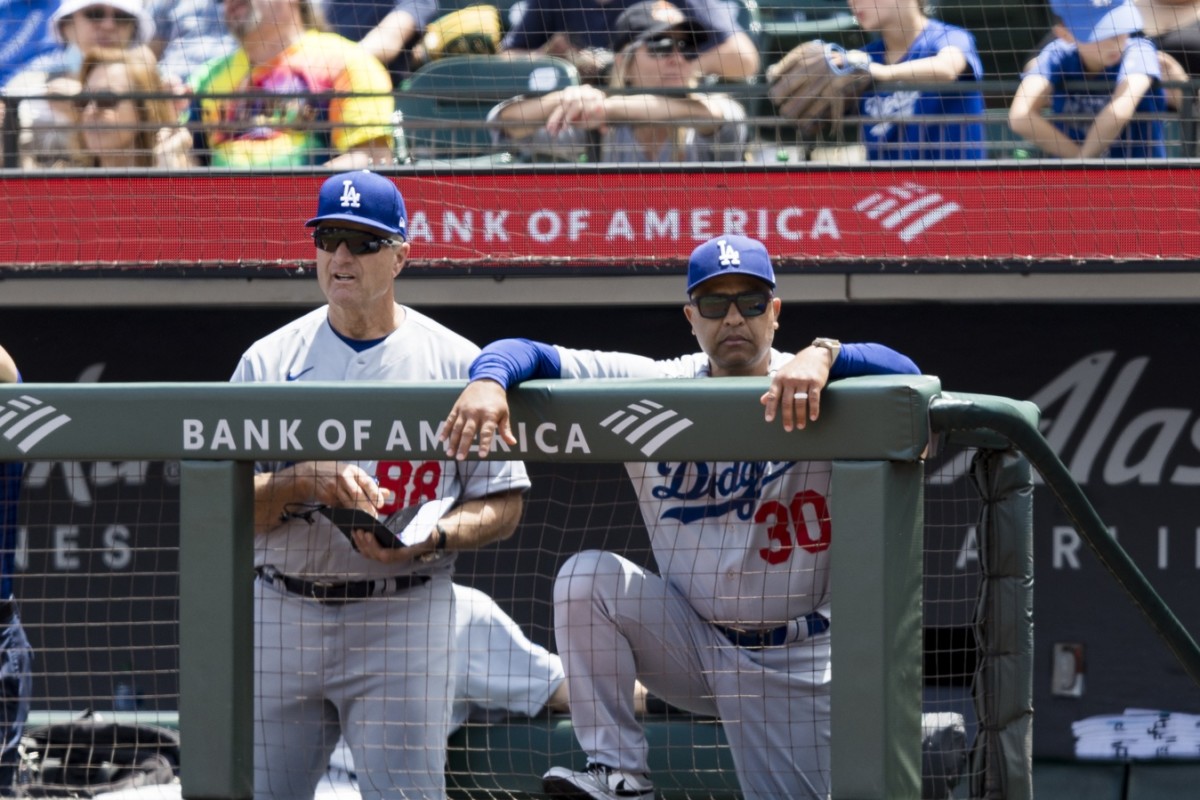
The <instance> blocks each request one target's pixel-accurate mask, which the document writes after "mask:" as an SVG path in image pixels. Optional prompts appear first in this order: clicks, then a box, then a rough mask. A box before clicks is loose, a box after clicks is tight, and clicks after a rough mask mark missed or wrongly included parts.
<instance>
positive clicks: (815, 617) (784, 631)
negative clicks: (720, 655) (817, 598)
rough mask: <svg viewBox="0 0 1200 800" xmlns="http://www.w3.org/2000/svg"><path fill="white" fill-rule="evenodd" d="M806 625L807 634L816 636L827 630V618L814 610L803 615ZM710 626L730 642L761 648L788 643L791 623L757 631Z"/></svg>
mask: <svg viewBox="0 0 1200 800" xmlns="http://www.w3.org/2000/svg"><path fill="white" fill-rule="evenodd" d="M803 619H804V621H805V623H807V625H808V635H809V636H810V637H811V636H816V635H817V634H819V633H824V632H825V631H827V630H829V620H828V619H827V618H826V617H825V615H823V614H819V613H817V612H816V611H814V612H812V613H811V614H805V615H804V617H803ZM712 626H713V627H714V628H716V629H717V631H718V632H720V634H721V635H722V636H724V637H725V638H726V639H728V640H729V641H730V643H732V644H735V645H737V646H738V647H747V648H749V649H751V650H761V649H762V648H764V647H780V646H782V645H785V644H787V643H788V631H789V629H790V628H791V624H790V623H789V624H787V625H780V626H779V627H778V628H767V629H765V630H759V631H744V630H739V629H738V628H726V627H725V626H724V625H718V624H717V623H715V622H714V623H712Z"/></svg>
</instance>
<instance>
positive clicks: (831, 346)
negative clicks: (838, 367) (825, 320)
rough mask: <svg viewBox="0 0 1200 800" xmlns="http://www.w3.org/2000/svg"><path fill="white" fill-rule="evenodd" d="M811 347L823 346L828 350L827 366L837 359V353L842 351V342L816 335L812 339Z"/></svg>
mask: <svg viewBox="0 0 1200 800" xmlns="http://www.w3.org/2000/svg"><path fill="white" fill-rule="evenodd" d="M812 346H813V347H824V348H825V349H826V350H828V351H829V366H831V367H832V366H833V365H834V363H836V362H837V360H838V353H840V352H842V343H841V342H839V341H838V340H837V339H827V338H826V337H824V336H818V337H817V338H815V339H813V341H812Z"/></svg>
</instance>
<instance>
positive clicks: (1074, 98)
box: [1008, 0, 1166, 159]
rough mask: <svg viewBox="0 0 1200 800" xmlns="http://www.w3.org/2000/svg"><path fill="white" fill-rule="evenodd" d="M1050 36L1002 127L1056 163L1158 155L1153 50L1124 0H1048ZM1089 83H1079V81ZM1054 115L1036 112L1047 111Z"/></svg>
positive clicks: (1160, 99)
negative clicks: (1006, 126)
mask: <svg viewBox="0 0 1200 800" xmlns="http://www.w3.org/2000/svg"><path fill="white" fill-rule="evenodd" d="M1051 8H1052V9H1053V11H1054V13H1055V14H1056V15H1057V17H1058V21H1057V22H1056V23H1055V25H1054V34H1055V37H1056V38H1055V39H1054V40H1053V41H1051V42H1050V43H1049V44H1047V45H1046V46H1045V47H1044V48H1042V51H1041V52H1040V53H1039V54H1038V56H1037V58H1035V59H1034V60H1033V61H1032V62H1031V63H1030V64H1029V65H1028V67H1027V68H1026V71H1025V74H1024V76H1023V77H1022V79H1021V85H1020V86H1019V87H1018V88H1017V93H1016V96H1015V97H1014V98H1013V103H1012V107H1011V108H1010V109H1009V114H1008V124H1009V126H1010V127H1011V128H1012V129H1013V130H1014V131H1015V132H1017V133H1018V134H1020V135H1021V136H1023V137H1025V138H1026V139H1028V140H1029V141H1030V142H1032V143H1034V144H1036V145H1037V146H1038V147H1039V148H1040V149H1041V150H1042V152H1043V153H1045V154H1046V155H1048V156H1057V157H1059V158H1101V157H1106V156H1107V157H1109V158H1122V159H1129V158H1164V157H1166V145H1165V143H1164V133H1163V122H1162V119H1161V115H1162V114H1163V113H1164V112H1165V110H1166V95H1165V93H1164V92H1163V89H1162V87H1161V86H1160V85H1159V79H1160V77H1161V73H1160V66H1159V60H1158V51H1157V50H1156V49H1155V47H1154V44H1153V43H1151V42H1150V40H1149V39H1146V38H1145V37H1143V36H1142V35H1141V30H1142V17H1141V15H1140V14H1139V13H1138V11H1137V9H1136V8H1134V7H1133V6H1132V5H1131V4H1130V3H1129V2H1128V0H1108V1H1107V2H1105V0H1052V3H1051ZM1082 81H1087V82H1088V85H1086V86H1081V85H1079V84H1080V82H1082ZM1047 107H1049V108H1051V109H1052V110H1053V112H1054V118H1053V119H1052V120H1051V119H1047V118H1045V117H1044V116H1042V112H1043V111H1044V110H1045V109H1046V108H1047Z"/></svg>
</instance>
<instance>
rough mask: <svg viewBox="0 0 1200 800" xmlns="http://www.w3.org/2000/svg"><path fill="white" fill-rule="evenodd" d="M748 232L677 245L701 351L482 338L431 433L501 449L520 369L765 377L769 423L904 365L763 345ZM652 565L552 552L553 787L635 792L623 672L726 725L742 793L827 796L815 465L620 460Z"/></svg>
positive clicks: (762, 268) (822, 489)
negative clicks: (573, 754) (639, 352)
mask: <svg viewBox="0 0 1200 800" xmlns="http://www.w3.org/2000/svg"><path fill="white" fill-rule="evenodd" d="M774 288H775V274H774V270H773V268H772V266H771V261H770V258H769V256H768V255H767V251H766V248H765V247H764V246H763V245H762V243H760V242H758V241H756V240H753V239H749V238H746V237H743V236H732V235H731V236H723V237H719V238H717V239H713V240H711V241H708V242H705V243H704V244H702V245H700V246H699V247H697V248H696V249H695V251H694V252H693V253H692V256H691V259H690V261H689V264H688V284H687V291H688V298H689V299H688V303H687V305H685V306H684V315H685V316H686V317H687V319H688V321H689V322H690V324H691V327H692V332H693V334H694V335H695V336H696V338H697V339H698V340H699V342H700V346H701V348H702V349H703V352H702V353H697V354H695V355H689V356H683V357H681V358H677V359H672V360H667V361H653V360H651V359H648V358H643V357H641V356H635V355H630V354H626V353H604V352H596V351H582V350H569V349H566V348H562V347H554V346H551V345H545V344H541V343H537V342H530V341H527V340H504V341H500V342H495V343H493V344H491V345H488V346H487V347H486V348H484V351H483V353H482V354H481V356H480V357H479V358H478V359H476V361H475V363H474V364H473V365H472V367H471V378H472V382H471V383H470V384H469V385H468V386H467V388H466V389H465V390H464V391H463V394H462V395H461V396H460V397H459V399H458V401H457V403H456V404H455V406H454V408H453V409H452V410H451V412H450V414H449V416H448V418H447V423H446V426H445V429H444V432H443V436H444V438H445V440H446V444H447V451H448V452H449V453H450V454H452V455H454V456H455V457H456V458H459V459H462V458H464V457H465V456H466V454H467V452H468V449H469V447H470V445H471V442H472V440H473V439H474V438H475V435H476V433H478V434H479V455H480V457H485V456H486V455H487V454H488V452H490V449H491V446H492V444H493V439H494V437H495V435H496V434H497V433H498V434H499V435H500V436H501V437H502V438H504V440H505V441H508V442H509V443H510V444H511V443H513V442H514V441H515V440H514V439H513V436H512V431H511V429H510V426H509V419H508V406H507V401H506V398H505V389H506V388H507V387H509V386H512V385H514V384H515V383H518V382H519V381H522V380H525V379H528V378H534V377H537V378H559V377H561V378H579V377H592V378H595V377H636V378H662V377H680V378H702V377H712V378H720V377H726V376H755V375H762V376H766V375H773V376H774V377H773V379H772V382H771V385H770V388H769V390H768V391H767V393H766V394H764V395H763V396H762V398H761V399H760V400H761V402H762V403H763V405H765V406H766V412H765V415H764V416H765V418H766V420H767V421H768V422H770V421H773V420H774V418H775V416H776V415H777V414H779V415H780V416H781V417H782V422H783V427H784V428H785V430H789V431H790V430H792V429H793V428H797V427H799V428H803V427H804V425H805V423H806V421H807V420H815V419H816V418H817V414H818V413H819V401H820V392H821V390H822V389H823V388H824V386H825V384H826V382H827V381H828V380H829V379H830V378H840V377H848V376H851V375H864V374H873V373H896V372H900V373H916V372H917V368H916V366H915V365H914V364H913V363H912V362H911V361H910V360H909V359H908V358H906V357H904V356H902V355H900V354H899V353H896V352H895V351H893V350H890V349H888V348H886V347H883V346H882V345H876V344H857V345H855V344H846V345H842V344H840V343H839V342H836V341H835V340H831V339H817V340H816V341H815V342H814V343H813V345H812V346H810V347H808V348H806V349H804V350H803V351H801V352H800V353H799V354H798V355H797V356H796V357H795V358H791V357H790V356H786V355H784V354H782V353H780V352H778V351H776V350H774V349H773V348H772V346H771V345H772V342H773V340H774V335H775V330H776V329H777V328H778V321H777V320H778V317H779V313H780V308H781V301H780V300H779V298H776V297H774V295H773V290H774ZM625 466H626V470H627V472H628V473H629V476H630V478H631V479H632V480H633V485H634V489H635V491H636V492H637V494H638V498H639V501H640V504H641V510H642V516H643V518H644V520H645V522H646V527H647V530H648V531H649V534H650V540H651V545H652V548H653V552H654V557H655V560H656V562H657V564H658V567H659V570H660V572H661V577H660V576H659V575H655V574H654V573H652V572H649V571H647V570H645V569H643V568H641V567H639V566H638V565H636V564H634V563H633V562H631V561H629V560H628V559H626V558H623V557H622V556H620V555H617V554H615V553H609V552H599V551H587V552H582V553H579V554H577V555H575V556H572V557H571V558H570V559H568V560H567V561H566V562H565V563H564V564H563V566H562V568H561V569H560V570H559V573H558V577H557V579H556V581H555V584H554V608H555V621H554V627H555V636H556V638H557V642H558V649H559V652H560V653H561V654H562V657H563V662H564V666H565V668H566V673H567V684H568V687H569V693H570V698H571V702H570V706H571V718H572V722H573V724H574V729H575V734H576V736H577V737H578V738H579V742H580V745H581V746H582V747H583V750H584V751H585V752H586V753H587V754H588V765H587V769H586V770H585V771H583V772H574V771H572V770H570V769H568V768H566V767H554V768H553V769H551V770H550V771H549V772H548V773H546V775H545V778H544V783H545V789H546V791H547V793H549V794H551V795H552V796H557V797H576V798H616V797H651V796H652V795H653V793H654V788H653V785H652V783H651V781H650V779H649V775H648V774H647V744H646V739H645V735H644V733H643V731H642V728H641V726H640V725H639V724H638V721H637V719H636V717H635V715H634V711H633V700H632V688H633V685H634V680H635V678H638V679H640V680H641V681H642V683H644V684H645V685H646V688H647V689H649V690H650V691H651V692H653V693H654V694H656V695H658V696H659V697H661V698H663V699H664V700H666V701H667V702H668V703H671V704H672V705H674V706H677V707H679V708H683V709H686V710H689V711H692V712H696V713H700V714H707V715H714V716H718V717H720V718H721V720H722V721H723V723H724V729H725V735H726V738H727V739H728V741H729V744H730V748H731V751H732V754H733V758H734V763H735V765H736V768H737V773H738V779H739V782H740V784H741V788H742V791H743V793H744V796H745V797H746V798H749V799H750V800H766V799H767V798H769V799H770V800H785V798H786V799H787V800H794V798H800V797H813V798H824V797H826V796H827V795H828V793H829V724H830V722H829V689H830V670H829V663H830V661H829V654H830V596H829V571H828V567H829V543H830V521H829V511H828V503H827V497H828V493H829V476H830V469H831V467H830V465H829V464H828V463H825V462H719V463H711V462H710V463H628V464H626V465H625Z"/></svg>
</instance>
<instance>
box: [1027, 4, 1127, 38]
mask: <svg viewBox="0 0 1200 800" xmlns="http://www.w3.org/2000/svg"><path fill="white" fill-rule="evenodd" d="M1050 8H1051V9H1052V10H1053V11H1054V13H1055V14H1057V15H1058V16H1059V18H1060V19H1061V20H1062V21H1063V25H1065V26H1066V28H1067V30H1069V31H1070V32H1071V35H1072V36H1074V37H1075V41H1077V42H1083V43H1085V44H1086V43H1090V42H1099V41H1103V40H1104V39H1112V38H1114V37H1116V36H1120V35H1121V34H1123V33H1137V32H1138V31H1140V30H1141V29H1142V15H1141V14H1140V13H1138V10H1137V9H1136V8H1134V6H1133V3H1131V2H1129V0H1050Z"/></svg>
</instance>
